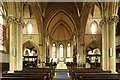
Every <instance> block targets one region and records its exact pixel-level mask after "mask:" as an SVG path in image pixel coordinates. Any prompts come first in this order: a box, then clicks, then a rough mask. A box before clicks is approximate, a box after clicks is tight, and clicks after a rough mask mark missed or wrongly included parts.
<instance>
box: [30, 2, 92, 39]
mask: <svg viewBox="0 0 120 80" xmlns="http://www.w3.org/2000/svg"><path fill="white" fill-rule="evenodd" d="M31 4H33V3H31ZM34 4H35V7H36V10H38V12H40V13H41V15H42V17H43V18H44V23H43V26H44V30H46V31H47V33H48V34H49V35H50V37H51V38H52V39H53V40H58V41H64V40H69V39H71V38H72V35H73V34H74V33H76V32H77V31H79V29H81V30H82V31H84V30H83V27H85V25H83V24H86V22H87V18H88V17H86V16H87V14H88V13H89V9H87V10H88V11H86V10H84V7H85V6H86V3H83V2H64V3H62V2H39V3H34ZM28 8H29V10H31V9H33V8H32V7H31V6H28ZM37 8H38V9H37ZM83 11H84V12H83ZM29 12H30V16H32V14H33V13H34V12H33V11H32V10H31V11H29ZM85 12H87V13H85ZM93 12H94V5H93V6H92V9H91V10H90V13H91V15H92V16H93ZM82 15H83V16H82ZM81 16H82V17H81ZM37 17H38V16H37ZM80 18H82V21H81V22H82V23H80ZM83 22H84V23H83ZM79 23H80V24H79ZM81 25H82V26H81ZM81 30H80V31H81Z"/></svg>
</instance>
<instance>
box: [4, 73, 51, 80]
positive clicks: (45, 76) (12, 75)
mask: <svg viewBox="0 0 120 80" xmlns="http://www.w3.org/2000/svg"><path fill="white" fill-rule="evenodd" d="M21 77H22V79H23V78H25V79H28V78H31V80H32V78H38V79H41V80H44V79H46V80H51V78H50V73H3V74H2V79H3V80H6V78H7V80H9V79H11V78H12V79H13V78H18V79H20V80H22V79H21ZM18 79H17V80H18ZM14 80H15V79H14ZM23 80H24V79H23ZM28 80H29V79H28Z"/></svg>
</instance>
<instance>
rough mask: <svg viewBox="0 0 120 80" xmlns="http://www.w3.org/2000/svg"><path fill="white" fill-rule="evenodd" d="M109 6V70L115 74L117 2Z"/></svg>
mask: <svg viewBox="0 0 120 80" xmlns="http://www.w3.org/2000/svg"><path fill="white" fill-rule="evenodd" d="M111 5H112V6H110V12H111V16H110V17H109V28H110V29H109V30H110V31H109V34H110V70H111V71H112V73H116V39H115V37H116V36H115V34H116V25H117V23H118V21H119V17H118V16H117V13H118V2H112V3H111Z"/></svg>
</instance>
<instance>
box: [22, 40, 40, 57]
mask: <svg viewBox="0 0 120 80" xmlns="http://www.w3.org/2000/svg"><path fill="white" fill-rule="evenodd" d="M28 44H32V45H33V46H34V47H35V48H36V50H37V55H38V54H40V51H39V48H38V46H37V45H36V44H35V43H34V42H32V41H26V42H25V43H24V44H23V51H22V55H24V54H23V53H24V50H25V48H26V46H27V45H28Z"/></svg>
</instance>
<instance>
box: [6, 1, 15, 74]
mask: <svg viewBox="0 0 120 80" xmlns="http://www.w3.org/2000/svg"><path fill="white" fill-rule="evenodd" d="M14 8H15V6H14V3H13V2H11V3H8V16H9V17H8V18H7V25H8V26H9V71H8V73H14V66H15V65H14V60H15V57H14V56H13V53H14V48H15V45H14V42H15V36H14V35H15V28H14V27H15V26H14V22H13V20H14V19H13V17H14V12H15V9H14Z"/></svg>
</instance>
